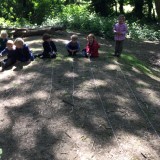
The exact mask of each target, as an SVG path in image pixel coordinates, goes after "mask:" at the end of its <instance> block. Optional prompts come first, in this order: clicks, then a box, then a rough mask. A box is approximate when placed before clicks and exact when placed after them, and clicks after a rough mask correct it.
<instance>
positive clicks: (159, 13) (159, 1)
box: [155, 0, 160, 21]
mask: <svg viewBox="0 0 160 160" xmlns="http://www.w3.org/2000/svg"><path fill="white" fill-rule="evenodd" d="M155 5H156V12H157V16H158V21H160V0H155Z"/></svg>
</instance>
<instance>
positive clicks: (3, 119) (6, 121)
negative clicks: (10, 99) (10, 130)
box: [0, 102, 12, 131]
mask: <svg viewBox="0 0 160 160" xmlns="http://www.w3.org/2000/svg"><path fill="white" fill-rule="evenodd" d="M1 104H3V106H6V108H4V107H0V113H1V116H0V131H3V130H5V129H6V128H7V127H8V126H9V125H10V124H11V122H12V120H11V118H10V117H9V116H8V114H7V111H8V110H7V105H5V104H4V103H3V102H1ZM8 106H10V104H8Z"/></svg>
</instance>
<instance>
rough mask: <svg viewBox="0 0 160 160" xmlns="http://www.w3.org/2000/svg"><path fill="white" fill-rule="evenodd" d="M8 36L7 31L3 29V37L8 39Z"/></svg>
mask: <svg viewBox="0 0 160 160" xmlns="http://www.w3.org/2000/svg"><path fill="white" fill-rule="evenodd" d="M7 37H8V34H7V32H6V31H1V38H2V39H6V38H7Z"/></svg>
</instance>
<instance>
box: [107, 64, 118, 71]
mask: <svg viewBox="0 0 160 160" xmlns="http://www.w3.org/2000/svg"><path fill="white" fill-rule="evenodd" d="M118 68H119V67H118V66H117V65H115V64H108V65H105V69H107V70H117V69H118Z"/></svg>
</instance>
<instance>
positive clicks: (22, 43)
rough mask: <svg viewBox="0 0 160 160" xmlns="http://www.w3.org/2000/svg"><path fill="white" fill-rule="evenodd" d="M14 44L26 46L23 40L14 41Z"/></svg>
mask: <svg viewBox="0 0 160 160" xmlns="http://www.w3.org/2000/svg"><path fill="white" fill-rule="evenodd" d="M14 44H15V45H16V44H21V45H24V40H23V39H22V38H16V39H15V41H14Z"/></svg>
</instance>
